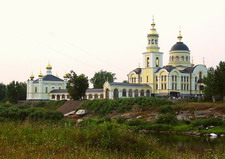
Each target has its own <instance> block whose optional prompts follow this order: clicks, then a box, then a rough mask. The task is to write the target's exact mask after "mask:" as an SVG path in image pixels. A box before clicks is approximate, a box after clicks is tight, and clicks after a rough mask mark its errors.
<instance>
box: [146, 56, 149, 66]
mask: <svg viewBox="0 0 225 159" xmlns="http://www.w3.org/2000/svg"><path fill="white" fill-rule="evenodd" d="M146 67H149V57H147V59H146Z"/></svg>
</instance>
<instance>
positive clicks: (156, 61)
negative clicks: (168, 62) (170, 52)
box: [155, 57, 159, 67]
mask: <svg viewBox="0 0 225 159" xmlns="http://www.w3.org/2000/svg"><path fill="white" fill-rule="evenodd" d="M155 63H156V67H159V58H158V57H156V60H155Z"/></svg>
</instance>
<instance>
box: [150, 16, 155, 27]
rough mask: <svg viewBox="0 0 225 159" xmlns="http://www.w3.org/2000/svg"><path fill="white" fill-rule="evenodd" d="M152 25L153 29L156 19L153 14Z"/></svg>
mask: <svg viewBox="0 0 225 159" xmlns="http://www.w3.org/2000/svg"><path fill="white" fill-rule="evenodd" d="M151 26H152V29H154V28H155V20H154V16H152V24H151Z"/></svg>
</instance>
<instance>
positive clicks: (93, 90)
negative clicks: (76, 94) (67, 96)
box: [86, 88, 103, 92]
mask: <svg viewBox="0 0 225 159" xmlns="http://www.w3.org/2000/svg"><path fill="white" fill-rule="evenodd" d="M86 92H103V89H94V88H88V89H87V90H86Z"/></svg>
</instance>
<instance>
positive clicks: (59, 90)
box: [50, 89, 68, 93]
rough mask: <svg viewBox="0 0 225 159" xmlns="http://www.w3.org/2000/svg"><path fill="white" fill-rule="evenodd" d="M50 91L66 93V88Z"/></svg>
mask: <svg viewBox="0 0 225 159" xmlns="http://www.w3.org/2000/svg"><path fill="white" fill-rule="evenodd" d="M50 93H68V91H67V89H54V90H52V91H50Z"/></svg>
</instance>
